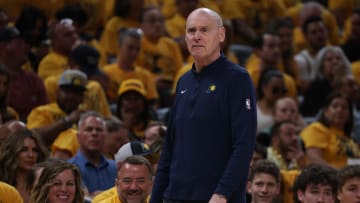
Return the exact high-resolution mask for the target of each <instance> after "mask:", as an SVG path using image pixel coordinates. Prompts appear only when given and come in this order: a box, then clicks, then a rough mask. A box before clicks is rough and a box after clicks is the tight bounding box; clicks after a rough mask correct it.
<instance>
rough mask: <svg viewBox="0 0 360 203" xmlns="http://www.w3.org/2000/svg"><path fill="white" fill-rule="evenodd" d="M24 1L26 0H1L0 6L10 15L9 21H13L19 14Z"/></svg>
mask: <svg viewBox="0 0 360 203" xmlns="http://www.w3.org/2000/svg"><path fill="white" fill-rule="evenodd" d="M26 2H27V1H26V0H18V1H13V0H1V1H0V8H2V9H4V10H5V11H6V13H7V15H8V16H9V17H10V21H15V19H16V18H17V17H18V16H19V15H20V12H21V9H22V7H23V6H24V5H25V3H26Z"/></svg>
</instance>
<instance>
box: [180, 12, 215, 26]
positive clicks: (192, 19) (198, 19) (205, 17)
mask: <svg viewBox="0 0 360 203" xmlns="http://www.w3.org/2000/svg"><path fill="white" fill-rule="evenodd" d="M212 25H216V19H215V17H214V16H212V15H210V14H208V13H207V12H196V13H192V14H190V15H189V17H188V19H187V22H186V26H187V27H190V26H192V27H195V26H196V27H197V26H208V27H209V26H212Z"/></svg>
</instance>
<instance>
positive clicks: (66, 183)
mask: <svg viewBox="0 0 360 203" xmlns="http://www.w3.org/2000/svg"><path fill="white" fill-rule="evenodd" d="M54 163H55V164H53V165H48V166H46V167H44V168H43V170H42V172H41V175H40V177H39V181H38V183H37V184H36V185H35V186H34V188H33V189H32V191H31V197H30V203H39V202H44V203H55V202H67V203H81V202H84V192H83V190H82V188H81V174H80V171H79V169H78V168H77V167H76V166H75V165H74V164H71V163H68V162H66V161H56V162H54Z"/></svg>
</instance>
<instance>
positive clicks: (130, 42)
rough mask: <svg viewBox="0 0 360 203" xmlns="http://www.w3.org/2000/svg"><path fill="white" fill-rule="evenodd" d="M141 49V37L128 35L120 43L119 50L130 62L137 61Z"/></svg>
mask: <svg viewBox="0 0 360 203" xmlns="http://www.w3.org/2000/svg"><path fill="white" fill-rule="evenodd" d="M140 49H141V41H140V39H136V38H133V37H130V36H129V37H126V39H124V41H123V42H122V43H121V44H120V45H119V52H118V53H121V57H122V58H123V59H125V60H126V61H128V62H129V63H130V64H133V63H135V61H136V59H137V58H138V56H139V53H140Z"/></svg>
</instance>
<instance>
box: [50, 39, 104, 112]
mask: <svg viewBox="0 0 360 203" xmlns="http://www.w3.org/2000/svg"><path fill="white" fill-rule="evenodd" d="M98 62H99V54H98V52H97V51H96V49H95V48H92V47H91V46H89V45H79V46H78V47H76V48H75V49H74V50H73V51H72V52H71V53H70V56H69V68H70V69H74V70H75V69H76V70H80V71H81V72H83V73H85V74H86V76H87V77H88V82H87V83H86V91H85V95H84V101H83V103H82V104H81V107H82V108H83V109H84V110H93V111H96V112H98V113H101V114H102V115H103V116H104V117H109V116H110V115H111V112H110V107H109V104H108V101H107V98H106V94H105V90H106V89H103V87H104V86H102V85H100V83H99V82H102V81H103V80H108V78H107V76H106V75H105V74H104V73H102V72H101V71H100V70H99V68H98ZM60 76H61V75H52V76H49V77H48V78H46V80H45V81H44V84H45V88H46V91H47V95H48V98H49V100H50V102H55V101H56V100H57V91H58V81H59V79H60ZM102 76H103V77H102ZM106 82H107V81H106Z"/></svg>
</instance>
